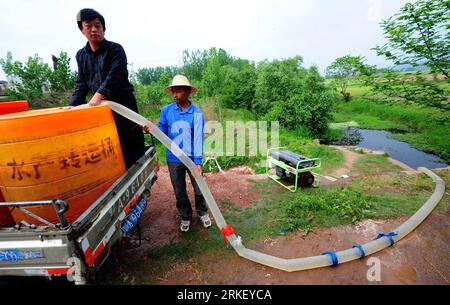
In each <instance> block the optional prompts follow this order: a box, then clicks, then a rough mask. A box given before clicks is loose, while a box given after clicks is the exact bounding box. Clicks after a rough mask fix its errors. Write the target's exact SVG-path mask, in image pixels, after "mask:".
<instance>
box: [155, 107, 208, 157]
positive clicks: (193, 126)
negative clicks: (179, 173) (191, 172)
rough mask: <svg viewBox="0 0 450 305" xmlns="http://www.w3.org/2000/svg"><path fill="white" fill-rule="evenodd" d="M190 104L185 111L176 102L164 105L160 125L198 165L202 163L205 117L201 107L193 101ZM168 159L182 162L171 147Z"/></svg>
mask: <svg viewBox="0 0 450 305" xmlns="http://www.w3.org/2000/svg"><path fill="white" fill-rule="evenodd" d="M189 104H190V105H189V107H188V108H186V109H185V110H184V111H182V110H181V108H180V107H178V105H177V103H175V102H174V103H172V104H169V105H166V106H164V108H163V109H162V110H161V114H160V116H159V122H158V127H159V129H160V130H161V131H162V132H164V133H165V134H166V135H167V136H168V137H169V138H170V139H171V140H172V141H173V142H174V143H175V144H177V145H178V147H180V148H181V149H182V150H183V151H184V152H185V153H186V155H188V156H189V157H190V158H191V160H192V161H194V163H195V164H196V165H201V164H202V158H203V133H204V129H205V119H204V117H203V113H202V111H201V110H200V109H199V108H197V107H195V106H194V105H193V104H192V102H191V101H189ZM166 160H167V162H174V163H181V161H180V160H179V159H178V158H177V157H175V155H174V154H173V153H172V152H171V151H170V150H169V149H167V150H166Z"/></svg>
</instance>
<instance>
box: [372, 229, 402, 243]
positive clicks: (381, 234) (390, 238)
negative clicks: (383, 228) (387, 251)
mask: <svg viewBox="0 0 450 305" xmlns="http://www.w3.org/2000/svg"><path fill="white" fill-rule="evenodd" d="M397 235H398V233H397V232H389V233H388V234H384V233H380V234H378V235H377V237H376V238H375V239H379V238H381V237H386V238H387V239H389V241H390V242H391V244H390V246H392V245H393V244H394V243H395V241H394V239H393V238H392V237H393V236H397Z"/></svg>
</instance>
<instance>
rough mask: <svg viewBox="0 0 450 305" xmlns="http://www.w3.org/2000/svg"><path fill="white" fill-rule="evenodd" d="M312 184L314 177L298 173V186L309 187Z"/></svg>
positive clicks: (308, 173)
mask: <svg viewBox="0 0 450 305" xmlns="http://www.w3.org/2000/svg"><path fill="white" fill-rule="evenodd" d="M313 183H314V175H313V174H311V172H306V173H300V174H299V175H298V184H299V186H300V187H310V186H312V185H313Z"/></svg>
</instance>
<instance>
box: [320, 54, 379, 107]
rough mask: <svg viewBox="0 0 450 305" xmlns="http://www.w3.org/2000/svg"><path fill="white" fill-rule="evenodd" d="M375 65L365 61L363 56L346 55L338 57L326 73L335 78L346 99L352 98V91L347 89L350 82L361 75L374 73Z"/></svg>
mask: <svg viewBox="0 0 450 305" xmlns="http://www.w3.org/2000/svg"><path fill="white" fill-rule="evenodd" d="M373 71H374V67H371V66H369V65H366V64H365V63H364V57H362V56H350V55H345V56H342V57H339V58H336V60H335V61H333V62H332V63H331V65H329V66H328V67H327V69H326V75H327V76H328V77H330V78H332V79H333V81H334V82H335V85H336V86H337V87H339V89H340V93H341V94H342V96H343V97H344V100H345V101H346V102H348V101H349V100H350V93H349V92H348V91H347V87H348V84H349V82H350V81H351V80H352V79H354V78H356V77H359V76H363V75H370V74H373Z"/></svg>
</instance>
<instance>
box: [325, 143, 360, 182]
mask: <svg viewBox="0 0 450 305" xmlns="http://www.w3.org/2000/svg"><path fill="white" fill-rule="evenodd" d="M330 147H333V148H335V149H337V150H339V151H340V152H341V153H342V155H343V156H344V164H343V165H342V166H341V167H339V168H338V169H336V170H335V171H334V172H333V173H332V174H331V176H333V177H341V176H342V175H348V174H349V173H350V170H351V169H352V167H353V164H354V163H355V161H356V160H358V159H359V158H361V157H362V156H363V155H361V154H358V153H355V152H353V151H350V150H348V149H346V148H344V147H342V146H330Z"/></svg>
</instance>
